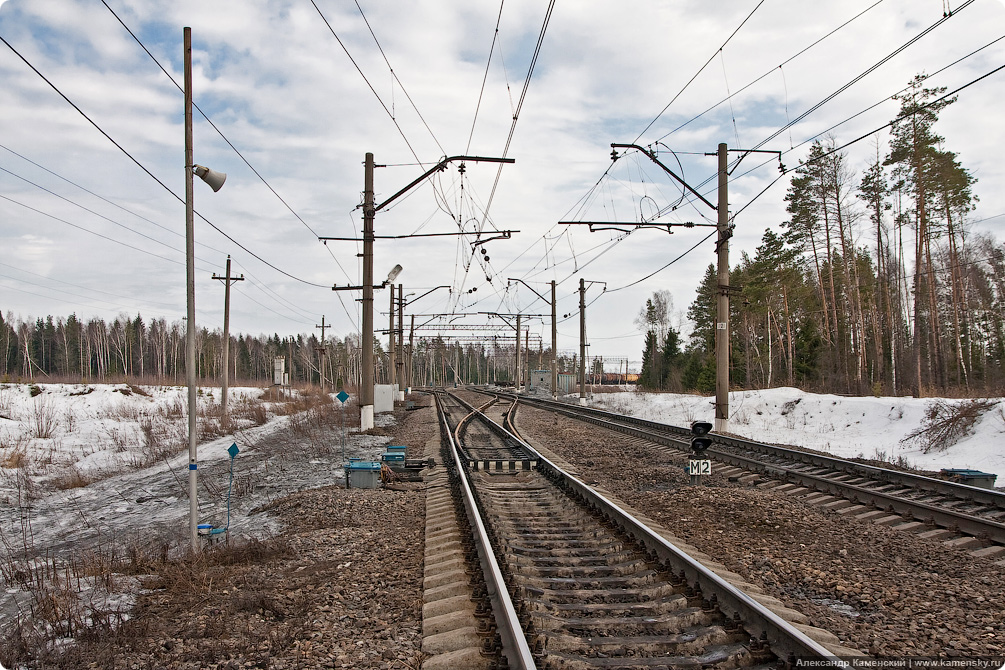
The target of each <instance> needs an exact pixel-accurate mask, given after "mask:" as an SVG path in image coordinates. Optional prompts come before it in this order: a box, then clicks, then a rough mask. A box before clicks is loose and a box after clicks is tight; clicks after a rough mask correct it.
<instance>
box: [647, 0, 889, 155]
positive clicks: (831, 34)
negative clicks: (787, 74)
mask: <svg viewBox="0 0 1005 670" xmlns="http://www.w3.org/2000/svg"><path fill="white" fill-rule="evenodd" d="M883 2H884V0H877V1H876V2H874V3H873V4H871V5H869V6H868V7H866V8H865V9H863V10H862V11H861V12H859V13H858V14H856V15H855V16H853V17H851V18H850V19H848V20H847V21H845V22H844V23H842V24H841V25H839V26H838V27H837V28H835V29H834V30H832V31H830V32H829V33H827V34H826V35H824V36H823V37H821V38H819V39H817V40H816V41H815V42H813V43H812V44H810V45H809V46H806V47H804V48H803V49H800V50H799V51H797V52H796V53H795V54H793V55H792V56H789V57H788V58H786V59H785V60H784V61H782V62H781V63H779V64H778V65H777V66H776V67H773V68H771V69H770V70H768V71H767V72H765V73H764V74H762V75H761V76H760V77H757V78H756V79H754V80H753V81H751V82H750V83H749V84H747V85H745V86H743V87H742V88H740V89H737V91H736V92H734V93H731V94H730V95H728V96H726V97H725V98H723V99H722V100H720V101H719V102H717V103H715V104H714V105H712V106H711V107H709V108H708V109H706V110H705V111H703V112H701V113H700V114H697V115H695V116H693V117H691V118H690V119H688V120H687V121H685V122H684V123H682V124H681V125H679V126H677V127H676V128H674V129H673V130H671V131H670V132H668V133H667V134H666V135H663V136H662V137H660V138H659V139H658V140H656V141H657V142H660V141H662V140H665V139H666V138H668V137H670V136H671V135H673V134H674V133H676V132H677V131H678V130H681V129H683V128H684V127H685V126H687V125H689V124H691V123H692V122H694V121H697V120H698V119H700V118H701V117H702V116H704V115H705V114H708V113H709V112H710V111H712V110H713V109H715V108H716V107H718V106H719V105H721V104H723V103H724V102H727V101H729V100H730V99H731V98H734V97H736V96H738V95H739V94H741V93H743V92H744V91H746V90H747V89H748V88H750V87H751V86H753V85H754V84H756V83H757V82H759V81H761V80H762V79H764V78H765V77H767V76H768V75H770V74H772V73H773V72H774V71H775V70H777V69H780V68H781V67H783V66H785V65H788V64H789V63H791V62H792V61H794V60H795V59H796V58H798V57H799V56H802V55H803V54H804V53H806V52H807V51H809V50H810V49H812V48H813V47H815V46H817V45H818V44H820V43H821V42H823V41H824V40H826V39H827V38H828V37H831V36H833V35H834V34H835V33H837V32H838V31H840V30H842V29H843V28H845V27H847V26H848V25H849V24H850V23H852V22H853V21H855V20H856V19H858V18H860V17H862V16H863V15H864V14H866V13H867V12H868V11H870V10H871V9H873V8H875V7H876V6H878V5H880V4H882V3H883ZM748 18H749V17H748ZM723 46H725V45H723ZM713 57H714V56H713ZM706 65H708V63H706ZM696 76H697V75H696ZM681 92H682V93H683V91H681ZM678 95H679V94H678ZM671 102H672V101H671ZM668 107H669V105H668ZM663 111H664V112H665V111H666V109H664V110H663ZM662 113H663V112H661V114H662ZM654 122H655V121H654ZM650 125H652V124H650ZM647 130H648V128H647ZM643 133H645V131H643ZM639 137H642V134H640V135H639ZM638 141H639V140H638V138H636V139H635V142H636V143H637V142H638Z"/></svg>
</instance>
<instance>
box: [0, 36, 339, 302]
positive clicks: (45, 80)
mask: <svg viewBox="0 0 1005 670" xmlns="http://www.w3.org/2000/svg"><path fill="white" fill-rule="evenodd" d="M0 42H3V43H4V44H6V45H7V48H9V49H10V50H11V51H13V52H14V54H15V55H16V56H17V57H18V58H20V59H21V60H22V61H23V62H24V64H25V65H27V66H28V67H29V68H31V70H32V71H33V72H34V73H35V74H37V75H38V76H39V77H41V78H42V80H43V81H44V82H45V83H47V84H48V85H49V86H50V87H51V88H52V90H54V91H55V92H56V93H57V94H58V95H59V96H60V97H61V98H63V100H65V101H66V103H67V104H69V105H70V106H71V107H73V108H74V109H75V110H77V112H78V113H79V114H80V115H81V116H83V117H84V118H85V119H86V120H87V122H88V123H90V124H91V125H92V126H94V128H95V129H96V130H97V131H98V132H99V133H101V134H102V135H104V136H105V138H106V139H108V141H109V142H111V143H112V144H114V145H115V147H116V148H117V149H118V150H119V151H121V152H122V153H123V154H125V155H126V156H127V157H128V158H129V160H131V161H132V162H133V163H135V164H136V165H137V167H139V168H140V169H141V170H143V171H144V172H146V173H147V175H148V176H149V177H150V178H151V179H153V180H154V181H155V182H157V183H158V184H160V186H161V187H162V188H163V189H164V190H165V191H167V192H168V193H170V194H171V195H172V196H174V197H175V199H176V200H178V202H181V203H182V204H184V203H185V199H184V198H182V197H181V196H179V195H178V194H177V193H175V192H174V191H172V190H171V189H170V188H169V187H168V186H167V185H166V184H165V183H164V182H162V181H161V180H160V179H158V178H157V177H156V176H155V175H154V173H152V172H151V171H150V170H148V169H147V167H146V166H145V165H143V164H142V163H140V162H139V161H138V160H137V159H136V158H135V157H134V156H133V155H132V154H131V153H129V152H128V151H126V149H125V148H124V147H123V146H122V145H121V144H119V143H118V142H116V141H115V140H114V139H112V136H111V135H109V134H108V133H106V132H105V130H104V129H103V128H102V127H101V126H99V125H98V124H97V123H96V122H95V121H94V120H93V119H91V117H89V116H88V115H87V114H86V113H84V111H83V110H82V109H81V108H80V107H78V106H77V105H76V103H74V102H73V101H72V100H70V99H69V98H68V97H66V95H65V94H64V93H63V92H62V91H61V90H59V88H58V87H57V86H56V85H55V84H53V83H52V82H51V81H50V80H49V79H48V78H47V77H46V76H45V75H44V74H42V73H41V72H39V70H38V69H37V68H36V67H35V66H34V65H32V64H31V63H30V62H29V61H28V59H27V58H25V57H24V56H22V55H21V53H20V52H19V51H18V50H17V49H15V48H14V46H13V45H12V44H11V43H10V42H8V41H7V40H5V39H4V38H3V36H2V35H0ZM12 202H13V201H12ZM18 204H21V203H18ZM196 215H197V216H198V217H199V218H200V219H202V220H203V221H204V222H205V223H206V224H208V225H209V226H210V227H211V228H212V229H213V230H215V231H216V232H218V233H220V234H221V235H223V236H224V237H226V238H227V239H228V240H230V241H231V242H233V243H234V244H236V245H237V246H238V247H240V248H241V249H242V250H243V251H245V252H246V253H248V254H249V255H251V256H253V257H254V258H256V259H258V260H259V261H261V262H262V263H264V264H265V265H268V266H269V267H270V268H272V269H273V270H275V271H276V272H278V273H280V274H282V275H285V276H287V277H289V278H290V279H293V280H295V281H298V282H301V283H303V284H307V285H308V286H316V287H318V288H328V287H327V286H325V285H324V284H315V283H314V282H309V281H307V280H305V279H301V278H299V277H296V276H294V275H292V274H290V273H289V272H286V271H285V270H281V269H279V268H278V267H276V266H275V265H273V264H272V263H270V262H269V261H267V260H265V259H264V258H262V257H261V256H259V255H258V254H256V253H255V252H253V251H251V250H250V249H248V248H247V247H246V246H244V245H243V244H241V243H240V242H238V241H237V240H235V239H234V238H233V237H231V236H230V235H228V234H227V233H225V232H224V231H223V230H222V229H221V228H219V227H218V226H217V225H216V224H214V223H213V222H212V221H210V220H209V219H207V218H206V217H204V216H203V215H202V214H199V213H198V212H196ZM64 223H68V222H64ZM70 225H72V224H70ZM144 253H146V252H144Z"/></svg>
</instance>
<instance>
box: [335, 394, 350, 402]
mask: <svg viewBox="0 0 1005 670" xmlns="http://www.w3.org/2000/svg"><path fill="white" fill-rule="evenodd" d="M335 397H336V398H338V400H339V402H340V403H342V404H345V401H346V400H348V399H349V394H348V393H346V392H345V391H339V392H338V395H337V396H335Z"/></svg>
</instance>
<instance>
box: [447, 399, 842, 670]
mask: <svg viewBox="0 0 1005 670" xmlns="http://www.w3.org/2000/svg"><path fill="white" fill-rule="evenodd" d="M437 400H438V405H439V406H440V407H441V409H442V411H443V414H442V417H443V426H444V428H445V432H446V433H447V439H446V441H445V447H444V449H445V451H446V452H447V453H445V454H444V457H445V458H448V457H449V459H450V461H452V465H451V469H452V471H451V476H452V478H453V479H455V480H456V486H457V489H459V490H460V494H459V495H458V496H457V497H458V498H460V499H462V500H463V507H464V511H465V515H466V516H467V521H466V524H465V525H468V526H470V528H471V532H472V533H473V535H474V539H473V545H474V547H475V548H476V549H477V553H478V556H479V563H480V564H481V566H482V568H483V575H484V577H483V579H484V588H483V589H481V587H479V588H480V593H484V594H485V596H486V599H488V600H490V601H491V609H492V614H493V617H492V619H493V623H492V624H491V625H490V626H483V628H485V629H487V630H486V634H485V640H486V642H485V644H484V651H485V653H492V652H495V653H498V654H499V661H498V662H497V664H496V667H508V668H550V669H552V670H565V669H570V670H573V669H575V670H580V669H582V670H586V669H591V668H625V669H628V668H650V669H651V668H670V667H674V668H678V667H695V668H698V667H703V668H704V667H730V668H732V667H753V668H769V667H770V668H776V667H785V666H786V665H787V664H794V663H795V661H796V659H797V658H814V659H817V660H823V661H824V664H823V666H818V667H827V666H828V665H830V664H831V663H835V662H836V659H834V657H833V652H831V651H830V650H828V649H827V648H826V647H824V646H822V645H821V644H819V643H817V642H815V641H814V640H813V639H811V638H810V637H809V636H808V635H807V634H806V633H804V632H802V631H800V630H799V629H797V628H796V627H795V626H793V625H792V624H790V623H788V622H787V621H785V620H784V619H782V618H781V617H779V616H778V615H777V614H775V613H774V612H772V611H771V610H769V609H767V608H766V607H765V606H763V605H762V604H760V603H758V602H757V601H756V600H754V599H753V598H751V597H750V596H749V595H747V594H746V593H744V592H743V591H741V590H740V589H738V588H737V587H735V586H734V585H732V584H731V583H729V582H727V581H726V580H725V579H723V578H722V577H720V576H719V575H717V574H716V573H714V572H712V571H711V570H709V569H708V568H706V567H705V566H704V565H702V564H701V563H700V562H698V561H697V560H695V559H694V558H692V557H690V556H688V555H687V554H684V553H683V552H682V551H681V550H680V549H678V548H677V547H676V546H674V545H673V544H671V543H670V542H668V541H667V540H665V539H664V538H663V537H662V536H660V535H659V534H657V533H656V532H654V531H653V530H652V529H650V528H648V527H647V526H645V525H644V524H643V523H641V522H640V521H639V520H638V519H636V518H635V517H633V516H632V515H631V514H630V513H628V512H626V511H625V510H623V509H621V508H620V507H619V506H618V505H616V504H615V503H614V502H613V501H611V500H610V499H607V498H605V497H604V496H603V495H602V494H600V493H598V492H597V491H595V490H594V489H592V488H591V487H589V486H587V485H586V484H584V483H583V482H581V481H579V480H578V479H576V478H575V477H574V476H572V475H571V474H569V473H567V472H565V471H563V470H562V469H561V468H560V467H559V466H558V465H557V464H556V463H553V462H552V461H550V460H549V459H548V458H545V457H544V456H542V455H541V454H539V453H537V451H535V450H534V449H533V448H532V447H530V446H529V445H527V444H525V443H524V442H522V441H521V440H520V439H519V438H518V437H517V436H516V435H514V434H513V433H512V432H510V431H507V430H506V429H505V428H503V427H502V426H501V425H500V423H503V422H505V417H506V416H509V415H510V414H511V413H512V406H508V407H502V408H500V406H499V403H495V401H489V402H487V403H485V405H484V406H483V407H482V408H480V410H476V409H475V408H473V407H471V406H468V405H466V404H465V403H463V401H461V400H460V399H459V398H457V397H455V396H452V395H449V394H445V393H439V394H437ZM493 403H495V405H493ZM490 414H491V415H493V418H494V419H495V420H490V418H489V415H490ZM472 553H473V552H472ZM827 659H830V662H828V661H827ZM834 667H836V665H835V666H834Z"/></svg>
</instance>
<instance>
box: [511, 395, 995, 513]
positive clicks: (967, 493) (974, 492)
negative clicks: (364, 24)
mask: <svg viewBox="0 0 1005 670" xmlns="http://www.w3.org/2000/svg"><path fill="white" fill-rule="evenodd" d="M503 395H508V394H503ZM520 401H521V402H526V403H528V404H532V405H533V404H538V405H542V406H547V407H549V408H551V407H564V408H568V407H573V406H572V405H569V404H567V403H562V402H556V401H553V400H545V399H543V398H527V397H521V398H520ZM576 407H577V409H578V410H582V412H584V413H589V414H593V415H594V416H601V417H610V418H612V419H614V420H617V421H624V422H627V423H634V424H636V425H640V426H647V427H651V428H653V429H654V430H660V431H663V432H667V433H672V434H676V435H681V436H682V437H687V438H690V432H689V431H688V429H687V428H682V427H680V426H674V425H671V424H668V423H659V422H656V421H649V420H646V419H639V418H637V417H633V416H626V415H623V414H617V413H615V412H608V411H605V410H601V409H595V408H593V407H580V406H576ZM569 415H570V416H571V414H569ZM711 435H712V436H713V437H714V438H715V440H716V441H717V442H719V443H720V444H724V445H726V446H730V447H738V448H742V449H750V450H752V451H759V452H761V453H765V454H769V455H777V456H781V457H783V458H786V459H788V460H797V461H801V462H803V463H807V464H809V465H817V466H820V467H827V468H832V469H834V470H841V471H843V472H847V473H849V474H857V475H863V474H864V475H867V476H869V477H872V478H873V479H882V480H883V481H886V482H889V483H891V484H902V485H904V486H910V487H911V488H915V489H918V490H922V491H931V492H934V493H946V494H950V495H952V496H953V497H956V498H960V499H962V500H972V501H974V502H978V503H981V504H985V505H991V506H994V507H999V508H1001V509H1003V510H1005V493H1003V492H1001V491H995V490H994V489H984V488H980V487H978V486H970V485H968V484H960V483H959V482H949V481H945V480H942V479H935V478H933V477H926V476H925V475H918V474H914V473H911V472H900V471H897V470H889V469H887V468H880V467H877V466H874V465H866V464H864V463H856V462H854V461H849V460H846V459H842V458H837V457H834V456H824V455H821V454H812V453H809V452H805V451H799V450H796V449H788V448H786V447H780V446H777V445H773V444H765V443H763V442H755V441H754V440H746V439H743V438H740V437H733V436H729V435H721V434H719V433H711Z"/></svg>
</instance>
